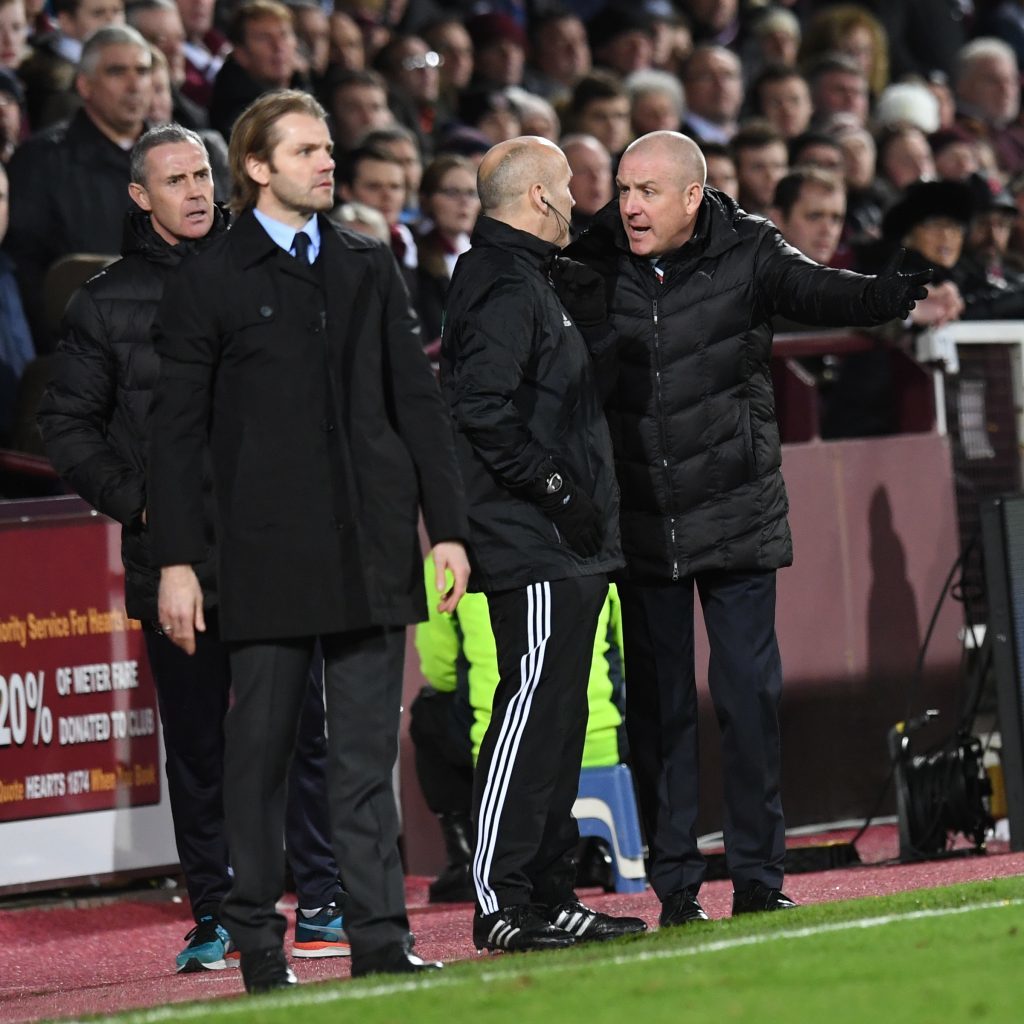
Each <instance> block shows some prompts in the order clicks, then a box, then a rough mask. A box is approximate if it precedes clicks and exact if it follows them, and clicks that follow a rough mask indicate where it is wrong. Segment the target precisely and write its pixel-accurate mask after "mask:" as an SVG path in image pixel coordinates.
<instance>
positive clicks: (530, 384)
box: [441, 217, 622, 591]
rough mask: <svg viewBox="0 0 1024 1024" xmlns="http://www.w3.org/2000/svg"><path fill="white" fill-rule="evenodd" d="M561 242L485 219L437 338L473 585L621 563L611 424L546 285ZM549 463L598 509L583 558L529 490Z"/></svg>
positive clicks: (461, 264)
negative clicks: (599, 540) (594, 543)
mask: <svg viewBox="0 0 1024 1024" xmlns="http://www.w3.org/2000/svg"><path fill="white" fill-rule="evenodd" d="M558 251H559V250H558V248H557V247H556V246H554V245H552V244H550V243H548V242H544V241H541V240H540V239H538V238H536V237H535V236H533V235H530V234H527V233H526V232H524V231H519V230H516V229H515V228H512V227H509V226H508V225H507V224H504V223H502V222H500V221H496V220H494V219H492V218H490V217H481V218H480V220H479V221H478V223H477V226H476V230H475V231H474V232H473V238H472V248H471V249H470V250H469V251H468V252H466V253H464V254H463V255H462V256H460V257H459V261H458V263H457V264H456V265H455V273H454V275H453V276H452V282H451V286H450V288H449V291H448V302H447V306H446V309H445V319H444V330H443V333H442V336H441V385H442V390H443V391H444V395H445V398H446V399H447V401H448V404H449V407H450V408H451V411H452V416H453V418H454V420H455V432H456V434H455V437H456V451H457V453H458V456H459V466H460V468H461V470H462V476H463V480H464V481H465V485H466V491H467V498H468V501H469V514H470V531H471V532H470V542H471V543H470V557H471V559H472V565H473V573H472V576H471V577H470V587H471V588H472V589H475V590H484V591H494V590H508V589H512V588H515V587H521V586H525V585H526V584H528V583H533V582H538V581H540V580H557V579H566V578H568V577H572V576H587V575H593V574H596V573H600V572H607V571H609V570H611V569H615V568H618V567H619V566H621V565H622V553H621V548H620V545H619V531H618V507H619V495H618V488H617V487H616V484H615V473H614V469H613V465H612V452H611V442H610V439H609V437H608V427H607V424H606V422H605V418H604V415H603V413H602V411H601V404H600V399H599V397H598V394H597V390H596V386H595V383H594V378H593V370H592V368H591V364H590V358H589V355H588V353H587V349H586V346H585V344H584V342H583V339H582V337H581V336H580V333H579V331H578V330H577V328H576V327H575V325H574V324H573V323H572V321H571V320H570V318H569V316H568V315H567V314H566V312H565V310H564V308H563V307H562V304H561V303H560V302H559V301H558V296H557V295H556V294H555V291H554V288H553V287H552V286H551V284H550V282H549V281H548V276H547V267H548V265H549V263H550V260H551V258H552V257H553V256H555V255H556V254H557V253H558ZM549 458H553V459H554V461H555V462H556V463H557V464H558V465H559V466H560V467H561V468H562V470H563V471H564V472H566V473H568V475H569V476H571V477H572V479H573V480H574V481H575V483H576V485H577V486H578V487H579V488H580V489H582V490H584V491H586V492H587V494H589V495H590V496H591V498H592V499H593V501H594V503H595V504H596V506H597V507H598V509H599V510H600V511H601V512H602V513H603V516H604V544H603V547H602V549H601V551H600V552H598V554H597V555H595V556H594V557H592V558H586V559H584V558H581V557H580V556H578V555H577V554H576V553H575V552H574V551H573V550H572V549H571V548H570V547H569V546H568V544H566V543H565V542H564V540H562V538H561V537H560V536H559V534H558V530H557V529H556V528H555V525H554V523H553V522H552V521H551V519H549V518H548V516H546V515H545V514H544V512H542V511H541V510H540V508H538V507H537V505H535V504H534V503H533V502H532V501H530V500H529V499H528V497H527V495H526V493H524V492H525V491H526V490H527V489H528V487H529V486H530V485H531V484H532V483H533V482H534V481H535V480H536V479H537V478H538V477H539V476H540V475H541V467H542V465H543V464H544V463H545V461H546V460H547V459H549Z"/></svg>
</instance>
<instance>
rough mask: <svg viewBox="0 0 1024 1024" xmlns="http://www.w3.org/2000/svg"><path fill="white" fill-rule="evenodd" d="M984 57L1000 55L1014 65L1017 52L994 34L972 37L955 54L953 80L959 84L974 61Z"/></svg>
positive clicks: (1015, 64)
mask: <svg viewBox="0 0 1024 1024" xmlns="http://www.w3.org/2000/svg"><path fill="white" fill-rule="evenodd" d="M986 57H1002V58H1003V59H1004V60H1008V61H1010V62H1011V63H1012V64H1013V66H1014V67H1016V66H1017V54H1016V52H1015V51H1014V49H1013V47H1012V46H1010V44H1009V43H1005V42H1003V40H1002V39H997V38H996V37H995V36H982V37H981V38H980V39H972V40H971V41H970V42H969V43H968V44H967V45H966V46H963V47H961V49H960V52H959V53H958V54H957V55H956V70H955V72H954V76H953V80H954V82H955V83H956V84H957V85H959V84H960V82H961V81H963V79H964V78H966V77H967V75H968V74H969V73H970V71H971V67H972V66H973V64H974V63H975V61H978V60H982V59H984V58H986Z"/></svg>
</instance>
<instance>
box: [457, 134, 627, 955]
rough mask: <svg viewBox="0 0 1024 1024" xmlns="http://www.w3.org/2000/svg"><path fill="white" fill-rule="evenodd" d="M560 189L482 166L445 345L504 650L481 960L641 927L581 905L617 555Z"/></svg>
mask: <svg viewBox="0 0 1024 1024" xmlns="http://www.w3.org/2000/svg"><path fill="white" fill-rule="evenodd" d="M570 177H571V173H570V171H569V164H568V162H567V161H566V159H565V155H564V154H563V153H562V151H561V150H560V149H558V147H557V146H554V145H552V144H551V143H550V142H547V141H546V140H544V139H539V138H535V137H532V136H526V137H522V138H517V139H510V140H509V141H507V142H503V143H501V144H499V145H498V146H495V147H494V148H493V149H491V150H490V151H489V152H488V153H487V155H486V156H485V157H484V159H483V162H482V163H481V165H480V170H479V173H478V189H479V192H480V203H481V208H482V210H483V216H482V217H481V218H480V220H479V221H478V222H477V226H476V229H475V230H474V232H473V239H472V242H473V244H472V248H471V249H470V250H469V252H467V253H465V254H464V255H463V256H461V257H460V258H459V262H458V264H457V265H456V267H455V273H454V274H453V275H452V282H451V286H450V288H449V291H448V302H447V307H446V309H445V322H444V326H443V328H442V336H441V382H442V389H443V391H444V395H445V398H446V400H447V401H448V404H449V406H450V408H451V411H452V417H453V420H454V423H455V446H456V452H457V455H458V459H459V468H460V469H461V471H462V478H463V481H464V483H465V486H466V494H467V497H468V499H469V525H470V558H471V561H472V566H473V574H472V577H471V580H472V583H471V585H472V586H473V587H474V588H475V589H477V590H480V591H483V592H484V593H485V594H486V595H487V605H488V610H489V613H490V619H491V626H492V628H493V630H494V639H495V643H496V646H497V651H498V668H499V681H498V687H497V690H496V691H495V694H494V703H493V708H492V713H491V721H490V725H489V726H488V729H487V732H486V734H485V736H484V739H483V743H482V744H481V747H480V755H479V758H478V761H477V766H476V775H475V778H474V783H473V820H474V825H475V827H476V849H475V852H474V860H473V882H474V885H475V888H476V896H477V912H476V915H475V916H474V919H473V939H474V942H475V943H476V946H477V948H478V949H484V948H487V949H504V950H509V951H520V950H531V949H550V948H558V947H561V946H569V945H572V944H573V943H574V942H577V941H586V940H590V939H607V938H614V937H616V936H618V935H626V934H630V933H635V932H640V931H643V930H644V929H645V928H646V925H645V924H644V922H643V921H641V920H639V919H638V918H616V917H611V916H609V915H608V914H603V913H599V912H597V911H595V910H591V909H590V908H589V907H586V906H584V904H582V903H580V901H579V900H578V899H577V898H576V894H575V892H574V891H573V885H574V881H575V868H574V865H573V862H572V855H573V851H574V850H575V847H576V843H577V842H578V840H579V830H578V828H577V826H576V822H575V820H574V819H573V817H572V806H573V803H574V801H575V799H576V790H577V787H578V785H579V771H580V762H581V760H582V757H583V743H584V739H585V737H586V729H587V684H588V680H589V675H590V663H591V657H592V653H593V645H594V633H595V630H596V626H597V617H598V614H599V612H600V610H601V606H602V605H603V604H604V600H605V597H606V595H607V591H608V577H607V574H608V572H609V571H611V570H613V569H616V568H618V567H620V566H621V565H622V552H621V549H620V547H619V535H618V523H617V516H616V512H617V507H618V489H617V488H616V485H615V474H614V470H613V467H612V451H611V441H610V439H609V437H608V426H607V424H606V423H605V420H604V416H603V415H602V412H601V405H600V401H599V398H598V394H597V390H596V387H595V384H594V377H593V371H592V369H591V366H590V359H589V356H588V354H587V349H586V346H585V344H584V342H583V338H582V337H581V335H580V331H579V329H578V328H577V326H576V324H574V323H573V321H572V320H571V319H570V318H569V316H568V315H566V311H565V309H564V308H563V307H562V305H561V303H560V302H559V300H558V296H557V295H556V293H555V291H554V288H553V287H552V285H551V281H550V279H549V274H550V271H551V267H552V264H553V263H554V261H556V259H558V258H560V257H558V253H559V252H560V250H561V248H562V246H564V245H565V244H566V242H567V241H568V240H569V217H570V214H571V211H572V203H573V200H572V196H571V194H570V193H569V179H570Z"/></svg>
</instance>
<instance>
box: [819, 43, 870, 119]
mask: <svg viewBox="0 0 1024 1024" xmlns="http://www.w3.org/2000/svg"><path fill="white" fill-rule="evenodd" d="M806 75H807V82H808V84H809V85H810V88H811V104H812V105H813V107H814V118H815V120H816V121H824V120H827V119H828V118H829V117H831V116H832V115H833V114H852V115H853V116H854V117H855V118H856V119H857V122H858V123H859V124H861V125H866V124H867V121H868V113H869V110H870V103H869V98H868V80H867V77H866V76H865V74H864V71H863V70H862V69H861V67H860V65H859V64H858V63H857V62H856V61H855V60H853V59H852V58H850V57H847V56H846V55H845V54H842V53H831V54H826V55H825V56H824V57H821V58H819V59H818V60H817V61H815V62H814V63H813V64H812V65H811V66H810V67H809V68H808V69H807V71H806Z"/></svg>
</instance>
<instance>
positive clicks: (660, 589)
mask: <svg viewBox="0 0 1024 1024" xmlns="http://www.w3.org/2000/svg"><path fill="white" fill-rule="evenodd" d="M695 585H696V589H697V592H698V594H699V595H700V602H701V610H702V612H703V615H704V625H705V627H706V629H707V633H708V640H709V642H710V647H711V660H710V665H709V669H708V687H709V689H710V691H711V699H712V702H713V704H714V707H715V714H716V716H717V719H718V724H719V728H720V729H721V742H722V773H723V789H724V795H725V814H724V834H725V851H726V865H727V868H728V871H729V876H730V878H731V879H732V881H733V884H734V886H735V887H736V888H739V887H741V886H743V885H744V884H746V883H750V882H754V881H760V882H764V883H765V884H766V885H769V886H773V887H780V886H781V885H782V875H783V858H784V855H785V823H784V820H783V815H782V799H781V796H780V792H779V774H780V751H779V720H778V707H779V699H780V697H781V695H782V662H781V659H780V657H779V647H778V643H777V641H776V637H775V573H774V572H759V573H737V572H709V573H701V574H698V575H697V576H695V577H693V578H689V579H685V580H682V581H681V582H680V583H677V584H670V585H667V586H651V587H649V586H636V585H633V584H620V585H619V597H620V598H621V600H622V625H623V638H624V640H625V647H626V672H627V677H626V678H627V682H626V729H627V732H628V734H629V744H630V750H631V752H632V757H633V772H634V775H635V777H636V780H637V789H638V791H639V797H640V811H641V815H642V816H643V821H644V826H645V828H646V832H647V839H648V843H649V845H650V854H651V866H650V879H651V885H652V887H653V888H654V891H655V892H656V893H657V894H658V897H659V898H660V899H662V900H664V899H665V897H666V896H668V895H669V893H672V892H675V891H676V890H677V889H681V888H684V887H686V886H691V885H700V883H701V882H702V881H703V880H704V874H705V863H704V858H703V857H702V856H701V854H700V852H699V851H698V849H697V811H698V802H699V796H700V783H699V778H698V770H699V764H700V758H699V750H698V738H697V688H696V679H695V672H694V649H693V592H694V586H695Z"/></svg>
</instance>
